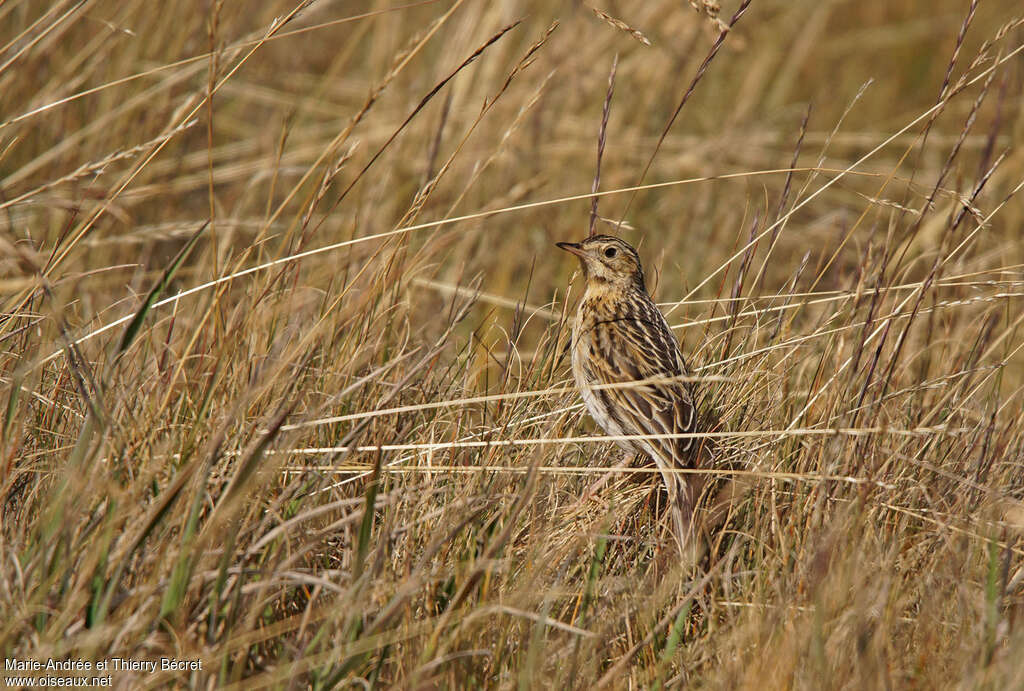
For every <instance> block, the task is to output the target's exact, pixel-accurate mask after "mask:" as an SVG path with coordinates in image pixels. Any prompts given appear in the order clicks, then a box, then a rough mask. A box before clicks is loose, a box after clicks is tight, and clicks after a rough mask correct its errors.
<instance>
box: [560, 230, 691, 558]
mask: <svg viewBox="0 0 1024 691" xmlns="http://www.w3.org/2000/svg"><path fill="white" fill-rule="evenodd" d="M558 246H559V247H561V248H562V249H564V250H566V251H568V252H571V253H573V254H575V255H576V256H577V257H579V259H580V263H581V264H582V266H583V271H584V274H585V276H586V281H587V284H586V290H585V292H584V294H583V298H582V299H581V301H580V305H579V308H578V309H577V312H576V324H575V326H574V328H573V334H572V371H573V375H574V377H575V379H576V385H577V386H578V387H579V390H580V395H581V396H582V397H583V402H584V404H585V405H586V408H587V411H588V412H589V413H590V415H591V417H593V418H594V420H595V421H596V422H597V424H598V425H600V426H601V428H602V429H603V430H604V431H605V432H606V433H607V434H609V435H612V436H620V435H638V434H651V435H654V434H679V433H690V432H694V431H696V426H697V415H696V408H695V406H694V400H693V391H692V388H691V384H690V383H689V382H688V381H685V380H684V379H683V378H684V377H686V376H688V370H687V367H686V362H685V361H684V360H683V355H682V352H680V350H679V343H678V341H677V340H676V337H675V335H674V334H673V333H672V330H671V329H670V328H669V326H668V322H666V321H665V317H664V316H663V315H662V313H661V312H660V311H659V310H658V307H657V305H655V304H654V302H653V301H652V300H651V298H650V296H649V295H648V294H647V288H646V286H645V284H644V274H643V269H642V268H641V265H640V257H639V256H638V255H637V253H636V250H634V249H633V248H632V247H631V246H630V245H628V244H627V243H625V242H623V241H622V240H620V239H618V238H615V237H611V236H609V235H597V236H593V237H589V238H587V239H586V240H584V241H582V242H580V243H568V242H560V243H558ZM642 380H650V381H646V382H644V383H641V384H636V385H629V382H636V381H642ZM619 384H625V386H615V385H619ZM609 385H611V386H609ZM595 387H599V388H595ZM694 442H695V440H694V439H693V438H674V439H673V438H668V439H643V440H622V441H618V442H617V443H618V444H619V445H620V446H621V447H623V448H624V449H626V450H627V451H630V452H634V453H642V454H646V455H647V456H649V457H650V458H651V459H653V460H654V462H655V463H656V464H657V465H658V467H659V468H660V469H662V470H663V471H665V470H671V469H675V468H686V467H691V466H692V459H693V457H694V453H693V452H694V447H695V443H694ZM662 477H663V478H664V481H665V486H666V487H667V489H668V496H669V510H670V513H671V514H672V519H673V523H674V528H675V533H676V539H677V540H678V541H679V545H680V549H681V550H682V551H684V552H685V551H686V547H687V545H692V543H693V541H692V539H691V538H692V537H693V536H692V535H691V525H692V518H693V509H694V505H695V502H696V499H697V497H696V494H697V488H698V484H697V482H696V481H695V478H694V477H693V476H692V475H686V474H682V473H671V472H663V473H662Z"/></svg>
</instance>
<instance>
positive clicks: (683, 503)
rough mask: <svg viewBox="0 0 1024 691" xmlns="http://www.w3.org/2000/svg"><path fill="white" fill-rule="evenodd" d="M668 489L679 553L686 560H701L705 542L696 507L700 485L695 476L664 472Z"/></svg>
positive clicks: (669, 506)
mask: <svg viewBox="0 0 1024 691" xmlns="http://www.w3.org/2000/svg"><path fill="white" fill-rule="evenodd" d="M662 476H663V477H664V479H665V486H666V488H667V489H668V512H669V514H670V515H671V517H672V527H673V533H674V534H675V538H676V543H677V544H678V545H679V554H680V557H681V558H682V560H683V561H684V562H693V563H694V564H695V563H696V562H698V561H700V558H701V556H703V555H702V554H701V549H702V546H703V543H702V541H701V539H700V534H699V531H698V530H697V521H696V520H695V516H694V509H695V508H696V506H697V499H698V497H699V496H700V486H699V483H698V482H696V478H695V477H688V476H687V475H684V474H682V473H663V474H662Z"/></svg>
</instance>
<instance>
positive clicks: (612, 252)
mask: <svg viewBox="0 0 1024 691" xmlns="http://www.w3.org/2000/svg"><path fill="white" fill-rule="evenodd" d="M615 253H616V250H615V248H614V247H609V248H608V249H606V250H605V251H604V256H606V257H608V258H609V259H611V258H612V257H614V256H615Z"/></svg>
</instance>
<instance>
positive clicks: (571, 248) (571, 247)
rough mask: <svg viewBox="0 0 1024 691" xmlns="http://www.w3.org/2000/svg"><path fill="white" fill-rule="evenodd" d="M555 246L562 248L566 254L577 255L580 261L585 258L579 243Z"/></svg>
mask: <svg viewBox="0 0 1024 691" xmlns="http://www.w3.org/2000/svg"><path fill="white" fill-rule="evenodd" d="M555 246H556V247H560V248H562V249H563V250H565V251H566V252H570V253H572V254H575V255H576V256H577V257H579V258H580V259H582V258H583V257H584V256H585V255H584V253H583V246H582V245H580V243H578V242H556V243H555Z"/></svg>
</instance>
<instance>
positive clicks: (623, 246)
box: [555, 235, 647, 293]
mask: <svg viewBox="0 0 1024 691" xmlns="http://www.w3.org/2000/svg"><path fill="white" fill-rule="evenodd" d="M555 244H556V245H557V246H558V247H561V248H562V249H563V250H565V251H566V252H571V253H572V254H575V255H576V256H577V257H579V259H580V264H581V265H582V266H583V274H584V275H585V276H586V278H587V282H588V283H593V282H597V283H607V284H610V285H611V286H612V287H617V288H637V289H639V290H641V291H643V292H645V293H646V292H647V288H646V286H645V284H644V270H643V268H642V267H641V266H640V255H638V254H637V253H636V250H635V249H633V248H632V247H631V246H630V245H629V243H626V242H623V241H622V240H620V239H619V238H616V237H612V236H611V235H593V236H591V237H588V238H587V239H586V240H583V241H582V242H556V243H555Z"/></svg>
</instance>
